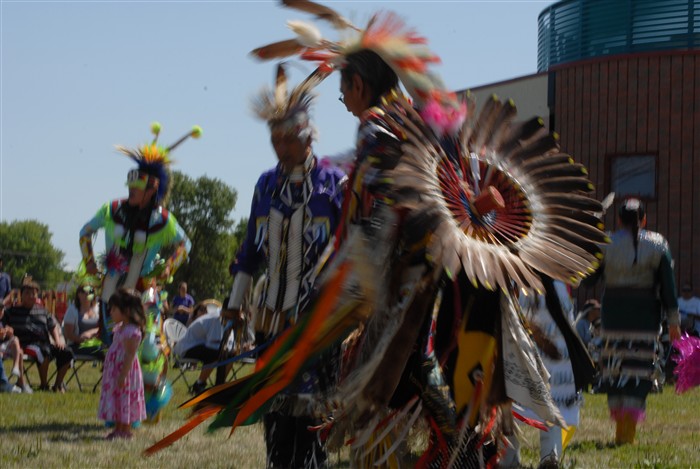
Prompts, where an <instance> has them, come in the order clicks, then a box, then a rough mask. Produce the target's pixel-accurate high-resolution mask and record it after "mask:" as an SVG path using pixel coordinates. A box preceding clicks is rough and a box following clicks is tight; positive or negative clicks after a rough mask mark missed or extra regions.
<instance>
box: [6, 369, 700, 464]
mask: <svg viewBox="0 0 700 469" xmlns="http://www.w3.org/2000/svg"><path fill="white" fill-rule="evenodd" d="M51 369H53V365H51ZM34 373H36V372H35V371H34ZM80 376H81V380H82V381H83V384H84V390H85V389H86V388H87V392H83V393H80V392H79V391H78V389H77V387H76V386H75V382H73V383H71V384H72V386H70V385H69V389H68V392H67V393H66V394H53V393H46V392H41V393H40V392H36V393H34V394H33V395H23V394H0V467H2V468H7V467H18V468H19V467H21V468H41V469H45V468H54V467H60V468H65V467H81V468H82V467H85V468H96V467H129V468H131V467H148V468H154V467H163V468H180V467H182V468H185V467H186V468H212V467H232V468H262V467H264V463H265V456H264V455H265V446H264V442H263V435H262V428H261V426H260V425H255V426H251V427H244V428H240V429H238V430H236V432H235V433H234V434H233V436H232V437H231V438H228V433H227V432H226V431H218V432H215V433H213V434H206V433H205V431H204V429H205V428H204V427H205V426H202V428H198V429H196V430H195V431H194V432H192V433H191V434H190V435H189V436H187V437H185V438H184V439H183V440H181V441H180V442H178V443H176V444H175V445H174V446H172V447H170V448H168V449H166V450H164V451H162V452H161V453H159V454H157V455H155V456H153V457H151V458H144V457H143V456H142V455H141V453H142V451H143V450H144V449H145V448H146V447H148V446H149V445H151V444H152V443H154V442H155V441H157V440H158V439H160V438H161V437H163V436H165V435H166V434H167V433H169V432H170V431H172V430H174V429H176V428H177V427H178V426H179V425H180V424H181V423H182V422H183V420H184V418H185V416H186V414H185V412H183V411H179V410H178V409H177V408H176V404H177V403H180V402H183V401H184V400H185V399H186V398H187V394H186V389H185V384H184V383H183V382H182V380H180V381H178V382H177V383H176V384H175V386H174V397H173V400H172V401H171V403H170V404H169V406H168V407H166V409H165V410H164V411H163V413H162V420H161V422H160V423H158V424H155V425H144V426H143V427H142V428H141V429H139V430H137V431H136V433H135V438H134V439H133V440H131V441H128V442H124V441H117V442H109V441H105V440H104V439H103V438H104V436H105V434H106V433H107V430H106V429H105V428H104V426H103V423H102V422H100V421H99V420H97V418H96V412H97V402H98V399H99V391H98V393H95V394H93V393H91V392H89V390H90V389H91V388H92V385H93V384H94V383H95V382H96V381H97V379H98V378H99V368H92V367H90V366H89V365H88V366H85V367H84V368H83V369H82V370H81V374H80ZM195 376H196V373H194V372H188V379H189V378H190V377H191V378H192V379H191V381H193V380H194V378H195ZM174 377H175V374H174V373H172V372H171V378H174ZM31 378H32V380H33V382H34V383H36V382H38V377H37V376H36V375H35V374H34V375H31ZM581 415H582V417H581V425H580V427H579V429H578V431H577V432H576V434H575V436H574V440H573V442H572V444H571V446H570V447H569V449H568V450H567V452H566V454H565V456H564V467H571V468H574V467H575V468H579V467H580V468H603V467H616V468H617V467H619V468H632V467H639V468H667V467H669V468H671V467H700V390H698V389H696V390H694V391H692V392H689V393H687V394H684V395H682V396H677V395H676V394H674V393H673V389H672V388H671V387H667V388H666V389H665V390H664V392H663V393H662V394H654V395H652V396H650V398H649V401H648V412H647V421H646V422H645V423H644V424H642V426H641V427H640V429H639V432H638V439H637V443H636V444H635V445H633V446H625V447H619V448H616V447H613V446H612V445H610V442H611V440H612V437H613V433H614V425H613V424H612V422H611V421H610V420H609V419H608V415H607V409H606V404H605V396H600V395H589V396H586V402H585V404H584V407H583V410H582V413H581ZM524 434H525V435H524V442H523V449H522V457H523V462H524V463H525V464H526V465H529V467H536V463H537V460H538V459H539V458H538V454H539V453H538V444H539V438H538V436H537V432H536V430H534V429H531V428H526V429H524ZM331 463H332V467H348V463H347V459H346V458H344V457H341V456H339V455H331ZM526 467H528V466H526Z"/></svg>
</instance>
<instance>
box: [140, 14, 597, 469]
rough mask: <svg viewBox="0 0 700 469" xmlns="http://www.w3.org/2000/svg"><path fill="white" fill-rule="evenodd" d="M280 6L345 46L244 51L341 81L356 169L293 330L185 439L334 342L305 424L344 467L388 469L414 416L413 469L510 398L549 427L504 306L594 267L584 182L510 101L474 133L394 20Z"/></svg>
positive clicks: (458, 451)
mask: <svg viewBox="0 0 700 469" xmlns="http://www.w3.org/2000/svg"><path fill="white" fill-rule="evenodd" d="M284 3H285V4H286V5H289V6H296V7H299V8H300V9H304V10H305V11H311V12H313V13H315V14H317V16H319V17H322V18H324V19H328V20H330V21H331V22H333V23H334V24H335V25H340V26H341V27H344V28H346V29H348V30H355V31H358V32H359V34H358V35H357V36H356V37H352V38H350V39H349V40H348V41H346V42H333V41H329V40H327V39H325V38H322V37H321V36H320V33H318V34H316V32H317V31H315V29H314V28H313V27H311V26H310V25H306V24H301V23H300V22H294V23H290V26H291V27H292V28H293V29H294V30H295V31H297V32H298V33H299V34H300V35H299V38H297V39H296V40H288V41H282V42H279V43H275V44H272V45H269V46H265V47H262V48H259V49H257V50H256V51H254V53H255V54H256V55H257V56H259V57H261V58H274V57H283V56H288V55H290V54H295V53H300V54H301V56H302V57H303V58H306V59H312V60H320V61H321V64H320V66H319V70H322V71H325V70H332V69H340V70H341V88H340V89H341V93H342V96H341V100H342V101H344V102H345V104H346V107H347V108H348V110H349V111H350V112H352V113H353V114H354V115H356V116H358V117H359V118H360V127H359V130H358V145H357V148H356V159H355V163H354V170H353V173H352V175H351V176H350V181H349V185H348V191H347V193H346V196H345V199H344V202H343V203H344V206H343V215H342V219H341V225H340V227H339V229H338V231H337V237H336V243H335V244H334V248H335V249H334V253H333V257H332V260H331V261H330V262H328V263H326V264H324V267H325V270H324V271H323V277H322V278H321V280H320V281H319V283H320V285H321V286H320V289H319V294H318V295H317V297H316V298H315V299H314V301H313V303H312V305H311V306H310V307H309V313H308V314H307V315H306V318H305V320H304V322H303V323H299V324H297V325H296V326H295V327H293V328H292V329H291V330H290V331H289V333H288V334H284V335H283V336H281V337H280V338H279V339H278V340H277V341H276V342H274V343H273V345H272V346H271V348H270V349H269V350H268V351H267V352H266V353H265V354H264V355H263V357H262V362H263V365H262V366H261V367H259V370H256V372H255V373H254V374H252V375H250V376H248V377H246V378H245V379H243V380H240V381H239V382H237V383H234V384H232V385H231V386H227V387H226V388H220V389H216V388H214V389H213V390H212V394H210V395H207V396H202V397H201V398H195V399H193V400H192V401H190V402H189V403H187V405H186V406H187V407H190V406H196V407H198V408H199V411H198V412H197V414H196V417H195V419H194V420H193V421H192V424H194V423H195V422H197V421H202V420H203V419H205V418H206V417H207V416H208V415H214V414H218V415H217V417H216V420H215V421H214V423H213V424H212V426H222V425H224V424H226V425H233V426H234V427H235V426H237V425H240V424H242V423H244V422H249V421H250V420H253V419H254V418H255V416H256V415H258V414H259V413H260V412H261V411H262V410H263V409H266V408H268V407H269V405H270V402H271V400H272V399H271V398H272V397H273V396H274V395H275V394H276V392H277V390H278V389H280V388H282V387H284V386H286V385H287V383H289V382H292V381H293V380H294V379H295V378H296V376H299V375H302V374H303V373H304V371H305V370H306V367H307V365H308V363H310V362H312V360H313V358H314V357H315V356H316V355H317V354H318V353H320V352H321V351H322V350H325V349H327V348H328V347H329V346H332V345H333V344H336V343H338V342H339V341H343V340H344V339H346V340H344V344H345V350H346V352H345V356H344V365H343V368H342V370H341V382H340V386H339V389H338V391H337V392H336V393H333V394H332V395H331V396H323V395H321V396H318V398H317V404H318V405H317V410H318V412H320V413H321V412H326V413H331V414H332V418H329V419H328V420H327V421H326V424H325V425H324V428H323V433H324V434H329V442H331V443H332V442H338V441H339V442H343V441H348V440H350V441H352V443H351V445H352V448H351V449H352V453H353V455H352V458H353V463H354V464H357V465H364V464H384V463H387V462H389V463H391V464H393V463H400V461H399V459H400V458H399V457H397V454H396V450H397V448H399V447H400V446H401V442H402V441H403V440H405V437H406V435H407V434H408V432H409V430H410V429H411V428H412V426H413V425H414V423H415V422H416V421H417V419H419V418H420V417H421V416H423V415H425V416H426V419H427V424H428V426H429V427H430V429H431V445H430V447H429V448H428V450H427V451H426V453H425V454H424V456H423V458H422V459H421V461H420V462H419V463H420V464H425V465H428V464H438V465H440V464H441V465H447V464H448V463H449V462H450V460H451V459H452V458H459V461H457V462H456V464H457V465H458V466H461V465H462V463H463V462H465V463H466V462H468V461H466V458H472V459H476V458H478V457H479V456H477V455H478V453H480V452H481V451H477V450H478V449H479V448H481V447H483V445H484V442H485V441H486V440H487V439H490V437H491V436H492V435H490V433H491V431H492V430H493V429H499V430H498V431H497V432H495V433H496V434H495V436H497V435H498V432H500V430H501V429H503V427H504V425H507V424H509V422H510V412H509V410H508V404H509V402H510V399H515V400H517V401H519V402H523V403H525V404H526V405H527V406H528V407H530V408H533V410H535V412H537V413H538V415H539V416H540V417H541V418H542V419H543V420H546V421H548V422H561V416H560V415H559V413H558V411H557V409H556V406H555V405H554V403H553V402H552V400H551V396H550V395H549V393H548V391H547V386H546V382H545V381H546V380H545V378H544V376H545V375H546V371H545V370H544V365H542V363H541V361H540V360H539V358H538V356H537V352H536V350H535V348H534V345H533V344H532V342H531V341H530V340H529V338H528V336H527V334H526V332H525V330H524V329H523V327H522V324H521V323H520V322H519V320H518V317H517V307H516V298H517V295H516V292H517V291H518V290H520V289H526V290H529V291H533V290H534V291H546V292H547V294H548V295H550V294H551V293H552V291H553V287H552V285H551V283H552V282H551V278H550V277H553V278H556V279H561V280H563V279H567V280H569V281H571V282H572V283H576V282H578V281H579V280H580V279H581V277H583V276H585V275H587V274H588V273H589V272H590V271H591V270H593V266H594V265H596V254H598V252H599V248H598V247H597V246H596V243H597V242H604V241H605V235H604V233H602V232H601V231H600V228H599V224H600V222H599V220H598V219H597V218H596V217H595V216H593V215H592V214H590V213H589V212H594V211H600V209H601V205H600V203H598V202H597V201H595V200H592V199H589V198H587V197H585V196H583V195H580V194H579V192H578V191H588V192H590V191H591V189H592V185H591V184H590V182H589V181H588V180H587V179H586V178H585V175H584V174H585V173H584V171H583V170H582V167H581V166H580V165H575V164H572V163H571V160H570V157H569V156H568V155H561V154H558V152H557V151H556V150H557V145H556V142H555V140H554V138H553V137H551V136H549V135H548V134H547V132H545V131H544V129H543V128H542V122H541V120H537V119H533V120H532V121H529V122H527V123H526V124H525V125H523V126H515V125H511V122H512V121H513V119H514V118H515V108H514V106H513V105H512V103H510V102H507V103H501V102H499V101H496V100H493V101H490V102H488V103H487V104H486V106H485V110H484V111H483V112H482V116H481V117H480V118H479V119H478V120H476V121H474V120H472V118H473V113H474V109H473V107H469V108H468V107H467V104H465V103H462V102H460V100H458V99H457V97H456V96H455V94H454V93H451V92H449V91H448V90H446V89H445V88H444V86H443V85H442V83H441V82H440V81H439V79H438V78H437V77H436V76H435V75H434V74H433V73H432V71H430V70H429V65H430V64H431V63H433V62H436V61H437V60H438V59H437V57H436V56H434V55H433V54H432V53H431V52H430V51H429V50H428V49H427V47H425V40H424V38H421V37H419V36H418V35H417V34H415V32H413V31H411V30H408V29H407V28H405V26H404V25H403V23H402V22H401V21H400V20H399V19H398V17H396V16H395V15H392V14H384V15H377V16H375V17H373V18H372V19H371V20H370V23H369V25H368V26H367V28H366V29H359V28H356V27H354V26H352V25H350V24H349V23H348V22H347V20H345V19H343V18H342V17H340V16H339V15H338V14H337V13H335V12H333V11H332V10H330V9H328V8H326V7H322V6H320V5H317V4H314V3H313V2H306V1H305V2H291V1H285V2H284ZM392 75H393V76H392ZM397 77H398V81H401V83H402V84H403V85H404V88H405V89H406V90H407V92H408V93H409V94H410V95H411V98H412V99H413V102H412V103H411V102H410V101H409V99H408V98H407V97H406V96H404V95H403V94H402V93H401V92H400V91H399V90H398V89H397V83H398V81H397V80H396V78H397ZM465 115H467V116H468V117H469V120H468V121H465V120H464V119H465ZM542 168H546V169H547V172H546V173H545V174H534V173H535V172H536V171H537V170H540V171H541V170H542ZM564 175H566V177H564ZM562 178H563V181H562ZM521 183H525V184H521ZM573 190H575V191H577V192H576V194H569V193H570V192H571V191H573ZM528 201H529V202H532V203H529V202H528ZM574 219H576V220H580V222H578V223H573V222H574ZM535 227H536V228H535ZM573 239H577V240H578V241H579V244H580V245H582V246H583V247H577V246H576V245H575V243H574V242H573V241H572V240H573ZM319 268H320V267H319ZM541 273H542V274H541ZM436 315H437V318H436V319H434V317H435V316H436ZM559 319H562V321H559ZM555 320H557V324H558V325H559V326H560V327H568V332H569V337H570V336H571V335H572V334H574V332H573V331H572V330H571V327H570V325H568V326H567V324H566V322H565V321H563V318H555ZM434 331H435V334H433V332H434ZM350 332H352V333H351V334H350V336H349V337H348V334H349V333H350ZM565 336H566V334H565ZM433 339H434V340H433ZM568 342H569V339H567V344H568ZM584 354H585V352H584ZM590 368H591V370H590V371H591V372H592V366H591V367H590ZM446 369H449V370H450V373H449V374H448V373H445V370H446ZM492 370H495V371H492ZM465 376H466V377H469V379H465ZM424 410H425V412H423V411H424ZM501 415H502V416H503V417H500V416H501ZM480 417H484V419H483V420H484V421H483V423H484V425H483V427H482V429H483V432H482V433H483V435H479V437H478V438H463V437H465V436H467V435H476V434H475V427H476V426H477V424H478V423H479V422H480V420H481V419H480ZM497 420H499V422H496V421H497ZM497 423H498V424H497ZM188 427H189V425H188ZM186 430H187V428H185V427H183V429H182V431H180V432H176V434H173V435H171V437H168V438H166V439H164V440H163V441H162V442H161V443H159V444H157V445H154V447H152V449H158V448H160V447H162V446H164V445H166V444H169V443H170V442H172V441H174V440H175V439H177V438H178V437H179V436H181V435H182V434H183V432H186ZM348 437H349V438H348ZM329 444H330V443H329ZM466 453H469V454H466Z"/></svg>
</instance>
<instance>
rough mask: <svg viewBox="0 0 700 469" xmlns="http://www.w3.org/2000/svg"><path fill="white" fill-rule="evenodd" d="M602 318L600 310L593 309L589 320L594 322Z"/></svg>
mask: <svg viewBox="0 0 700 469" xmlns="http://www.w3.org/2000/svg"><path fill="white" fill-rule="evenodd" d="M599 318H600V308H593V309H592V310H591V312H590V313H589V315H588V320H589V321H591V322H593V321H595V320H596V319H599Z"/></svg>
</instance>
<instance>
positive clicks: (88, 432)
mask: <svg viewBox="0 0 700 469" xmlns="http://www.w3.org/2000/svg"><path fill="white" fill-rule="evenodd" d="M10 433H28V434H40V433H45V434H47V435H46V439H47V440H49V441H66V442H71V441H79V440H102V439H104V437H105V434H106V432H105V426H104V425H101V424H96V423H94V424H81V423H66V422H46V423H40V424H34V425H10V426H7V427H0V435H4V434H10Z"/></svg>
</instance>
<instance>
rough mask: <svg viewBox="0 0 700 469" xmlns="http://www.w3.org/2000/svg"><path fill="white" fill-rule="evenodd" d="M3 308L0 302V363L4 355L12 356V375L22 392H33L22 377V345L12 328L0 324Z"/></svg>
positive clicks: (0, 322)
mask: <svg viewBox="0 0 700 469" xmlns="http://www.w3.org/2000/svg"><path fill="white" fill-rule="evenodd" d="M4 309H5V308H4V306H3V305H2V304H0V364H1V363H2V360H3V359H4V358H5V357H12V358H13V363H12V376H16V377H17V384H18V385H19V388H20V389H21V390H22V391H23V392H25V393H27V394H31V393H32V392H33V391H32V387H31V386H29V383H28V382H27V380H26V379H25V377H24V354H23V353H22V347H20V345H19V340H18V339H17V337H15V335H14V331H13V330H12V328H11V327H10V326H5V325H3V324H2V320H3V317H4V314H5V311H4ZM0 366H1V365H0ZM3 372H4V368H3ZM0 386H2V384H0Z"/></svg>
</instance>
